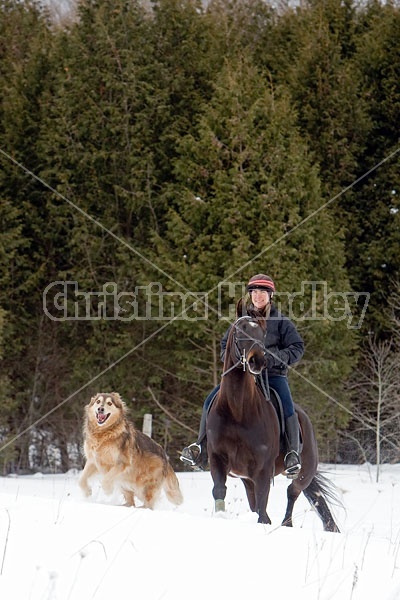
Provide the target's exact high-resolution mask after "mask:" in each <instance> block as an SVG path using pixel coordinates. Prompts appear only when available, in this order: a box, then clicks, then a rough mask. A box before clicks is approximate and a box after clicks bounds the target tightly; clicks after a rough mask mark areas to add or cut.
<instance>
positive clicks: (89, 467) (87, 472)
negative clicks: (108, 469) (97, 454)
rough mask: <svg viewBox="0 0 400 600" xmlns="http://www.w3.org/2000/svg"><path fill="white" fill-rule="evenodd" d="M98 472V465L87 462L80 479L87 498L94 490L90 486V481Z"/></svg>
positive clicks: (80, 484)
mask: <svg viewBox="0 0 400 600" xmlns="http://www.w3.org/2000/svg"><path fill="white" fill-rule="evenodd" d="M96 471H97V469H96V465H95V464H94V463H92V462H90V461H87V463H86V464H85V468H84V469H83V471H82V475H81V476H80V478H79V486H80V488H81V490H82V491H83V493H84V494H85V496H90V495H91V493H92V488H91V487H90V485H89V484H88V479H89V478H90V477H91V476H92V475H94V474H95V473H96Z"/></svg>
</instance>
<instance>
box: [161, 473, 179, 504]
mask: <svg viewBox="0 0 400 600" xmlns="http://www.w3.org/2000/svg"><path fill="white" fill-rule="evenodd" d="M164 490H165V494H166V496H167V498H168V500H169V501H170V502H172V504H176V506H178V504H182V502H183V496H182V492H181V490H180V487H179V481H178V478H177V476H176V473H175V471H174V470H173V468H172V467H171V465H170V464H169V463H168V465H167V475H166V477H165V479H164Z"/></svg>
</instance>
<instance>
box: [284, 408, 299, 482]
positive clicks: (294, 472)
mask: <svg viewBox="0 0 400 600" xmlns="http://www.w3.org/2000/svg"><path fill="white" fill-rule="evenodd" d="M285 426H286V441H287V453H286V456H285V475H286V476H287V477H288V478H289V479H296V478H297V476H298V474H299V471H300V469H301V464H300V430H299V420H298V418H297V414H296V413H294V414H293V415H291V416H290V417H289V418H287V419H286V420H285Z"/></svg>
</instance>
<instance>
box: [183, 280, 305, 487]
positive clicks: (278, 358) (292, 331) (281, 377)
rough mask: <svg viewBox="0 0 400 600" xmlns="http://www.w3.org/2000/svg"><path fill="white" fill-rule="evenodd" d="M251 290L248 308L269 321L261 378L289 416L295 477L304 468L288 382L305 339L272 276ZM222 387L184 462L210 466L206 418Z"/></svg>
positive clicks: (289, 471) (289, 461) (288, 464)
mask: <svg viewBox="0 0 400 600" xmlns="http://www.w3.org/2000/svg"><path fill="white" fill-rule="evenodd" d="M247 291H248V292H249V302H248V306H247V308H248V310H249V312H254V311H256V313H257V314H258V315H260V316H261V317H263V318H265V319H266V320H267V327H266V334H265V340H264V344H265V348H266V351H267V353H266V368H265V369H263V371H262V373H261V375H260V377H261V378H262V379H263V382H262V383H263V384H264V387H265V388H267V389H268V387H269V388H272V389H273V390H275V391H276V392H277V394H278V395H279V397H280V399H281V401H282V407H283V412H284V418H285V431H286V440H287V450H286V455H285V459H284V463H285V474H286V476H287V477H288V478H290V479H295V478H296V477H297V476H298V474H299V471H300V469H301V464H300V442H299V437H300V436H299V421H298V418H297V414H296V412H295V410H294V406H293V400H292V395H291V393H290V388H289V382H288V377H287V375H288V366H290V365H293V364H294V363H296V362H297V361H299V360H300V359H301V357H302V356H303V353H304V342H303V340H302V338H301V337H300V335H299V333H298V331H297V329H296V327H295V326H294V324H293V323H292V321H290V319H288V318H287V317H285V316H284V315H282V314H281V312H280V311H279V310H278V309H277V308H276V307H275V306H274V304H273V296H274V292H275V284H274V282H273V280H272V279H271V277H269V276H268V275H264V274H262V273H260V274H257V275H254V276H253V277H251V279H250V280H249V282H248V284H247ZM230 329H231V327H229V329H228V330H227V331H226V333H225V335H224V337H223V338H222V340H221V358H222V360H224V356H225V349H226V343H227V340H228V336H229V332H230ZM219 388H220V384H219V385H218V386H217V387H216V388H215V389H214V390H213V391H212V392H211V393H210V394H209V395H208V397H207V398H206V400H205V402H204V406H203V413H202V417H201V421H200V428H199V435H198V438H197V442H195V443H193V444H190V446H187V447H186V448H184V449H183V450H182V454H181V457H180V459H181V461H182V462H184V463H185V464H188V465H190V466H192V467H195V468H204V467H206V465H207V460H208V458H207V440H206V417H207V413H208V410H209V407H210V405H211V403H212V401H213V399H214V397H215V395H216V393H217V392H218V390H219Z"/></svg>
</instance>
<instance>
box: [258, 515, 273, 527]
mask: <svg viewBox="0 0 400 600" xmlns="http://www.w3.org/2000/svg"><path fill="white" fill-rule="evenodd" d="M257 523H262V524H263V525H271V519H269V518H268V517H267V518H265V517H258V521H257Z"/></svg>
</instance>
